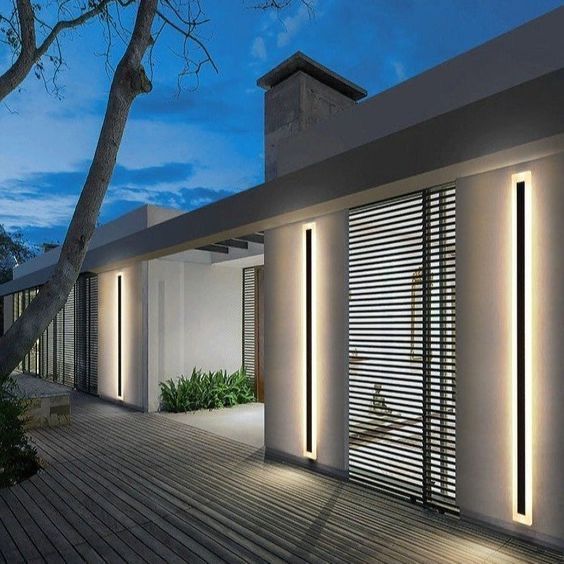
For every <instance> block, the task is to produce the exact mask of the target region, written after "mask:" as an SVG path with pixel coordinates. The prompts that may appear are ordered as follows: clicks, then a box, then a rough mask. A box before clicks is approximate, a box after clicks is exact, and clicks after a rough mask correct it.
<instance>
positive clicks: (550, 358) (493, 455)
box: [457, 154, 564, 546]
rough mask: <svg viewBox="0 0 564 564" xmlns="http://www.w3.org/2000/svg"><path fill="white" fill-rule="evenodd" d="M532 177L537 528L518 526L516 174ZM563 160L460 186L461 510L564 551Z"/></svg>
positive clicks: (461, 181)
mask: <svg viewBox="0 0 564 564" xmlns="http://www.w3.org/2000/svg"><path fill="white" fill-rule="evenodd" d="M527 170H530V171H531V173H532V195H533V198H532V206H533V216H532V221H533V225H532V253H533V273H532V279H533V288H532V292H533V327H532V336H533V344H532V347H533V375H532V379H533V398H532V400H533V407H532V409H533V437H532V440H533V505H532V507H533V509H532V514H533V523H532V526H531V527H527V526H523V525H519V524H517V523H514V522H513V519H512V500H513V491H512V476H513V451H512V411H511V408H512V381H511V378H512V365H511V362H512V349H511V331H512V330H513V326H512V301H511V287H512V286H511V285H512V283H513V280H512V272H513V271H512V264H511V248H512V236H513V231H512V219H511V197H512V193H511V175H512V174H515V173H519V172H523V171H527ZM563 182H564V155H562V154H560V155H558V156H554V157H549V158H545V159H541V160H538V161H534V162H530V163H523V164H522V165H520V166H513V167H510V168H506V169H500V170H497V171H493V172H489V173H485V174H480V175H477V176H473V177H468V178H463V179H459V180H458V181H457V199H458V204H457V209H458V213H457V247H458V250H457V264H458V269H457V341H458V343H459V344H460V346H459V348H458V351H459V352H458V355H457V378H458V394H457V409H458V422H457V456H458V464H457V483H458V488H457V493H458V495H457V501H458V503H459V505H460V509H461V514H462V516H465V515H466V516H468V517H473V518H479V519H485V520H487V521H490V522H491V523H493V524H495V525H498V526H502V527H504V528H509V529H511V530H513V531H516V532H518V533H521V534H524V535H528V536H533V537H535V536H536V537H538V539H539V540H541V541H547V542H551V543H554V544H560V545H562V546H564V473H563V472H562V467H563V465H564V441H563V440H562V429H563V428H564V410H562V406H563V405H564V385H563V384H564V379H563V373H562V370H561V367H562V366H563V365H564V348H563V347H562V344H561V336H562V334H563V333H564V299H563V297H562V296H563V294H562V280H563V279H564V255H563V253H562V240H563V238H564V224H563V222H562V217H564V192H563V191H562V183H563Z"/></svg>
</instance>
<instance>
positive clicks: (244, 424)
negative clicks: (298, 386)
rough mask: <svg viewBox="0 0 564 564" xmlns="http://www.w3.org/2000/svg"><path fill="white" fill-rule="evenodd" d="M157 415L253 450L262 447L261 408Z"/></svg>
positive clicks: (249, 406)
mask: <svg viewBox="0 0 564 564" xmlns="http://www.w3.org/2000/svg"><path fill="white" fill-rule="evenodd" d="M159 415H162V416H163V417H166V418H168V419H174V420H175V421H177V422H179V423H184V424H185V425H191V426H192V427H197V428H198V429H203V430H204V431H208V432H210V433H214V434H215V435H219V436H221V437H226V438H228V439H232V440H234V441H238V442H240V443H244V444H246V445H249V446H253V447H257V448H260V447H263V446H264V404H262V403H247V404H244V405H236V406H234V407H225V408H223V409H202V410H200V411H190V412H188V413H167V412H164V411H163V412H161V413H160V414H159Z"/></svg>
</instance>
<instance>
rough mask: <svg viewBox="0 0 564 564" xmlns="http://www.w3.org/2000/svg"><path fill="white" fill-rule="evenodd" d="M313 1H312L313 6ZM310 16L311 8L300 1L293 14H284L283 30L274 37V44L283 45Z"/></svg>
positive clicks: (286, 43)
mask: <svg viewBox="0 0 564 564" xmlns="http://www.w3.org/2000/svg"><path fill="white" fill-rule="evenodd" d="M313 4H315V2H312V3H311V5H312V6H313ZM311 17H312V11H311V8H310V7H308V6H307V5H306V4H303V3H300V6H299V8H298V9H297V10H296V13H295V14H294V15H293V16H286V17H285V18H283V19H282V26H283V31H281V32H279V33H278V35H277V37H276V45H277V46H278V47H284V46H286V45H288V43H289V42H290V41H291V40H292V39H293V38H294V37H295V36H296V35H297V33H298V32H299V31H300V29H301V28H302V27H303V25H304V24H306V23H307V22H308V21H309V20H310V18H311Z"/></svg>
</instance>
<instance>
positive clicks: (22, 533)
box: [0, 497, 41, 561]
mask: <svg viewBox="0 0 564 564" xmlns="http://www.w3.org/2000/svg"><path fill="white" fill-rule="evenodd" d="M0 519H1V520H2V523H3V525H4V527H5V528H6V530H7V531H8V534H9V535H10V537H11V538H12V540H13V541H14V544H15V545H16V546H17V547H18V550H19V551H20V553H21V555H22V556H23V558H24V560H26V561H28V560H40V559H41V554H40V553H39V551H38V549H37V547H36V546H35V544H34V543H33V542H32V539H31V538H30V537H29V536H28V534H27V532H26V530H25V529H24V528H23V527H22V526H21V525H20V524H19V522H18V520H17V519H16V518H15V516H14V509H13V508H12V507H10V506H9V505H8V504H7V503H6V501H5V500H4V498H2V497H0Z"/></svg>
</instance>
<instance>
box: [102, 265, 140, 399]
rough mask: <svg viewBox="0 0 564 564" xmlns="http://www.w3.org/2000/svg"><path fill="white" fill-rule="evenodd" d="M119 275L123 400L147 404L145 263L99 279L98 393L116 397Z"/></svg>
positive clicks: (107, 273) (109, 272)
mask: <svg viewBox="0 0 564 564" xmlns="http://www.w3.org/2000/svg"><path fill="white" fill-rule="evenodd" d="M118 274H121V276H122V387H123V398H122V401H123V402H124V403H125V404H127V405H130V406H133V407H136V408H138V409H146V405H147V391H146V390H147V385H146V381H147V311H146V308H147V262H146V261H142V262H138V263H135V264H134V265H131V266H127V267H124V268H123V269H120V270H114V271H108V272H104V273H102V274H100V275H99V276H98V292H99V294H98V338H99V343H98V346H99V351H100V353H99V355H98V393H99V394H100V396H102V397H103V398H106V399H110V400H118V396H117V362H118V361H117V342H118V341H117V335H118V333H117V276H118Z"/></svg>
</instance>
